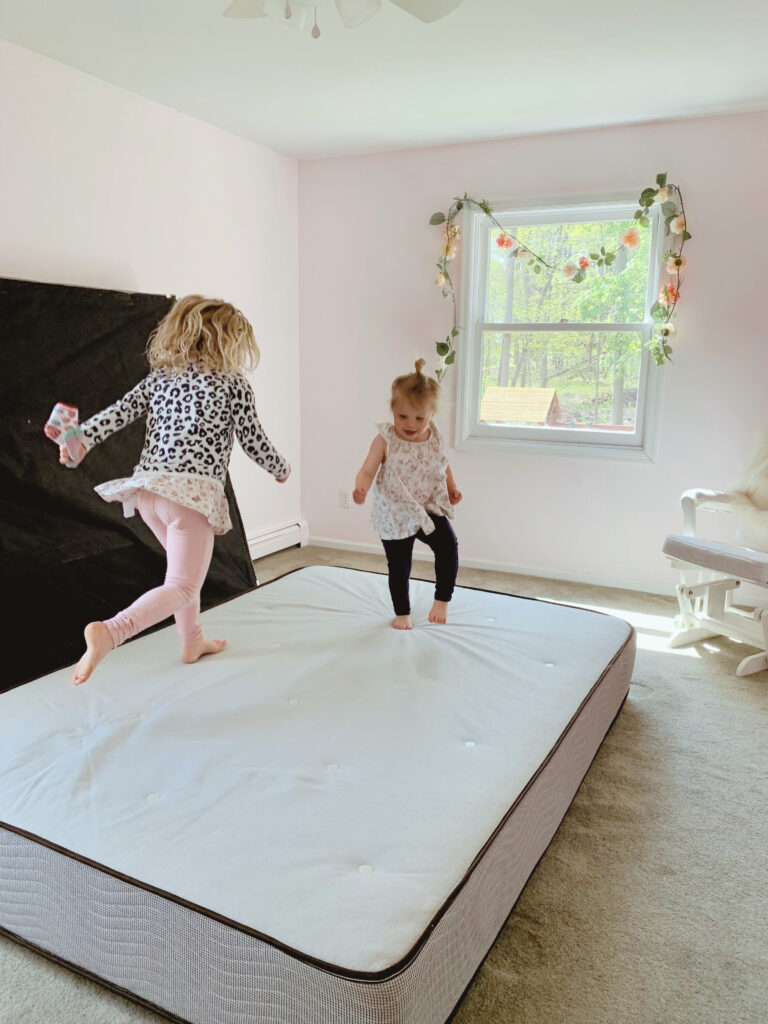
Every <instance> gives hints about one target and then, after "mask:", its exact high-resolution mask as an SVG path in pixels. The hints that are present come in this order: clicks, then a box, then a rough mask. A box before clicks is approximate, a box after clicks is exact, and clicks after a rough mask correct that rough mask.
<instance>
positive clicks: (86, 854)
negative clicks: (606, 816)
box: [0, 566, 634, 1024]
mask: <svg viewBox="0 0 768 1024" xmlns="http://www.w3.org/2000/svg"><path fill="white" fill-rule="evenodd" d="M432 593H433V586H432V585H430V584H428V583H423V582H420V581H412V584H411V597H412V605H413V618H414V624H415V628H414V629H413V630H412V631H396V630H393V629H391V628H390V625H389V624H390V622H391V619H392V610H391V604H390V599H389V592H388V588H387V580H386V577H385V576H381V575H378V574H375V573H364V572H360V571H356V570H350V569H341V568H336V567H327V566H314V567H311V568H306V569H301V570H297V571H295V572H293V573H290V574H288V575H286V576H284V577H281V578H280V579H278V580H276V581H274V582H272V583H269V584H267V585H266V586H263V587H260V588H259V589H257V590H255V591H252V592H250V593H248V594H246V595H244V596H241V597H238V598H236V599H234V600H232V601H229V602H227V603H226V604H224V605H221V606H219V607H217V608H214V609H211V610H209V611H207V612H205V613H204V614H203V625H204V629H205V631H206V634H207V635H209V636H222V637H225V638H226V639H227V640H228V641H229V646H228V647H227V648H226V650H225V652H223V653H222V654H219V655H217V656H215V657H209V658H205V659H202V660H201V661H200V662H198V663H197V664H196V665H191V666H189V665H182V664H181V663H180V661H179V655H178V648H177V641H176V637H175V631H174V630H173V628H168V629H164V630H161V631H159V632H157V633H153V634H151V635H148V636H144V637H141V638H139V639H137V640H135V641H134V642H132V643H130V644H127V645H125V646H124V647H121V648H119V649H118V650H116V651H114V652H113V653H112V654H110V656H109V657H108V658H107V659H106V661H105V662H104V663H103V664H102V665H101V666H99V668H98V669H97V671H96V673H95V674H94V676H93V677H92V678H91V680H89V681H88V682H87V683H86V684H85V685H83V686H81V687H77V688H74V687H72V686H71V685H70V682H69V679H70V675H71V670H62V671H59V672H55V673H52V674H51V675H48V676H44V677H42V678H40V679H37V680H34V681H32V682H29V683H26V684H24V685H23V686H19V687H17V688H16V689H14V690H11V691H9V692H6V693H4V694H0V929H2V931H3V932H5V933H6V934H8V935H10V936H12V937H13V938H16V939H18V940H19V941H21V942H24V943H27V944H29V945H31V946H33V947H34V948H36V949H38V950H39V951H41V952H42V953H44V954H46V955H47V956H49V957H52V958H54V959H56V960H58V961H60V962H63V963H65V964H67V965H68V966H71V967H73V968H75V969H77V970H79V971H81V972H82V973H85V974H87V975H89V976H92V977H95V978H97V979H98V980H99V981H101V982H102V983H104V984H106V985H109V986H111V987H113V988H115V989H116V990H118V991H120V992H122V993H123V994H125V995H128V996H130V997H131V998H133V999H136V1000H138V1001H139V1002H142V1003H144V1004H145V1005H148V1006H150V1007H152V1008H154V1009H156V1010H158V1011H159V1012H161V1013H164V1014H166V1015H168V1016H170V1017H171V1018H172V1019H177V1020H181V1021H185V1022H190V1024H273V1022H275V1024H277V1022H281V1024H284V1022H286V1024H287V1022H291V1024H293V1022H296V1024H299V1022H301V1024H442V1022H444V1021H445V1020H446V1018H447V1017H448V1016H449V1015H450V1013H451V1012H452V1010H453V1008H454V1007H455V1005H456V1003H457V1001H458V1000H459V999H460V997H461V995H462V993H463V991H464V989H465V988H466V986H467V985H468V984H469V982H470V981H471V978H472V976H473V974H474V972H475V971H476V970H477V968H478V966H479V964H480V963H481V961H482V959H483V957H484V956H485V954H486V953H487V951H488V949H489V948H490V946H491V945H492V943H493V941H494V939H495V937H496V935H497V934H498V932H499V930H500V929H501V927H502V925H503V923H504V921H505V919H506V918H507V916H508V915H509V913H510V910H511V908H512V906H513V904H514V902H515V900H516V899H517V897H518V895H519V893H520V891H521V890H522V888H523V886H524V884H525V882H526V880H527V878H528V876H529V875H530V873H531V871H532V870H533V868H534V867H535V865H536V863H537V861H538V860H539V858H540V857H541V856H542V854H543V852H544V851H545V850H546V847H547V845H548V844H549V842H550V840H551V838H552V836H553V834H554V832H555V831H556V829H557V827H558V824H559V823H560V821H561V820H562V817H563V815H564V814H565V812H566V810H567V808H568V805H569V804H570V802H571V800H572V799H573V796H574V795H575V793H576V790H577V789H578V787H579V784H580V782H581V780H582V779H583V777H584V774H585V773H586V771H587V769H588V767H589V765H590V763H591V761H592V759H593V757H594V755H595V753H596V751H597V749H598V747H599V746H600V743H601V741H602V739H603V737H604V735H605V733H606V732H607V730H608V728H609V727H610V725H611V723H612V721H613V719H614V718H615V716H616V714H617V712H618V711H619V709H620V707H621V705H622V702H623V700H624V698H625V696H626V694H627V691H628V687H629V682H630V677H631V672H632V666H633V661H634V632H633V630H632V628H631V626H629V625H628V624H627V623H625V622H623V621H622V620H620V619H617V618H614V617H612V616H609V615H604V614H601V613H597V612H592V611H586V610H583V609H579V608H573V607H568V606H563V605H559V604H553V603H548V602H544V601H537V600H531V599H524V598H517V597H511V596H508V595H502V594H496V593H490V592H486V591H480V590H472V589H468V588H458V589H457V591H456V593H455V596H454V599H453V601H452V603H451V605H450V609H449V611H450V619H449V622H448V624H447V625H444V626H441V625H431V624H428V622H427V612H428V609H429V607H430V604H431V600H432Z"/></svg>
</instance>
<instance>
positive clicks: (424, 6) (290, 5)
mask: <svg viewBox="0 0 768 1024" xmlns="http://www.w3.org/2000/svg"><path fill="white" fill-rule="evenodd" d="M318 2H322V0H232V3H231V4H230V5H229V7H228V8H227V9H226V11H224V17H225V18H266V17H272V18H279V19H281V20H283V21H285V22H287V23H288V24H289V25H290V26H291V27H292V28H297V29H301V28H304V26H305V25H306V24H307V23H308V22H309V21H310V19H312V17H313V16H314V25H313V28H312V35H313V36H314V37H315V38H316V39H317V37H318V36H319V35H320V29H319V28H318V25H317V4H318ZM381 2H382V0H334V3H335V4H336V10H337V11H338V12H339V17H340V18H341V20H342V22H343V23H344V26H345V27H346V28H355V26H356V25H362V23H363V22H364V21H367V20H368V18H370V17H372V16H373V15H374V14H376V13H377V11H379V10H381ZM463 2H464V0H390V3H393V4H395V6H396V7H401V8H402V9H403V10H404V11H407V12H408V14H412V15H413V16H414V17H415V18H418V19H419V20H420V21H424V22H430V21H437V20H438V18H444V17H445V15H446V14H450V13H451V11H455V10H456V8H457V7H459V6H460V5H461V4H462V3H463Z"/></svg>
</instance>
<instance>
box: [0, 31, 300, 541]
mask: <svg viewBox="0 0 768 1024" xmlns="http://www.w3.org/2000/svg"><path fill="white" fill-rule="evenodd" d="M0 94H2V96H3V97H4V100H3V103H2V105H0V139H2V143H0V151H1V155H0V186H1V187H0V238H1V239H2V245H1V248H0V275H1V276H4V277H16V278H22V279H28V280H33V281H47V282H51V283H58V284H76V285H87V286H91V287H102V288H116V289H122V290H127V291H134V290H135V291H146V292H161V293H162V292H167V293H175V294H177V295H183V294H185V293H187V292H202V293H204V294H210V295H220V296H223V297H225V298H227V299H229V300H231V301H232V302H234V303H236V304H238V305H239V306H240V307H241V308H242V309H243V311H244V312H245V313H246V315H247V316H248V317H249V318H250V319H251V320H252V322H253V324H254V328H255V330H256V335H257V338H258V340H259V344H260V347H261V349H262V361H261V366H260V367H259V369H258V370H257V371H256V374H255V376H254V388H255V390H256V395H257V399H258V403H259V411H260V414H261V417H262V420H263V422H264V425H265V427H266V428H267V430H268V431H269V433H270V435H271V436H272V438H273V440H274V441H275V443H276V444H277V445H278V446H279V447H280V448H281V450H282V451H283V452H284V453H285V454H286V455H287V457H288V458H289V459H290V461H291V462H292V463H293V465H294V468H295V470H296V472H295V473H294V475H293V478H292V479H291V480H290V481H289V482H288V483H287V484H285V485H283V486H278V485H276V484H275V483H274V481H273V480H272V478H271V477H269V476H268V475H267V474H266V473H264V472H263V471H262V470H260V469H259V468H258V467H257V466H255V465H254V464H253V463H252V462H250V460H249V459H248V458H247V457H246V456H245V455H243V453H242V452H241V451H239V449H238V448H237V446H236V450H235V455H234V457H233V462H232V479H233V483H234V486H235V490H236V492H237V495H238V500H239V503H240V506H241V511H242V513H243V520H244V523H245V528H246V533H247V534H249V536H257V535H258V534H260V533H262V532H265V531H267V530H269V529H271V528H274V527H276V526H282V525H284V524H286V523H288V522H296V521H297V520H298V518H299V515H300V510H299V472H298V464H299V388H298V252H297V245H296V237H297V231H298V223H297V213H298V196H297V175H298V172H297V164H296V161H295V160H293V159H290V158H288V157H284V156H280V155H279V154H277V153H274V152H272V151H271V150H268V149H265V148H263V147H262V146H257V145H255V144H254V143H252V142H247V141H245V140H243V139H240V138H237V137H236V136H234V135H230V134H228V133H227V132H223V131H221V130H219V129H217V128H213V127H211V126H210V125H207V124H203V123H202V122H200V121H197V120H195V119H194V118H191V117H187V116H185V115H183V114H179V113H177V112H175V111H173V110H169V109H168V108H167V107H163V106H160V105H159V104H156V103H151V102H149V101H147V100H144V99H141V98H140V97H138V96H136V95H134V94H133V93H129V92H126V91H125V90H122V89H118V88H116V87H114V86H111V85H108V84H107V83H105V82H102V81H100V80H98V79H96V78H92V77H90V76H89V75H86V74H83V73H81V72H79V71H74V70H73V69H71V68H69V67H66V66H65V65H63V64H59V63H57V62H56V61H52V60H48V59H47V58H45V57H40V56H38V55H37V54H33V53H30V52H29V51H27V50H24V49H21V48H20V47H17V46H14V45H12V44H9V43H4V42H0ZM86 392H87V382H86V381H84V382H83V395H82V396H78V395H69V396H65V395H57V396H54V397H55V398H68V399H69V400H70V401H75V402H77V401H79V400H81V404H82V405H83V406H85V405H86V404H87V402H86ZM115 397H118V396H115Z"/></svg>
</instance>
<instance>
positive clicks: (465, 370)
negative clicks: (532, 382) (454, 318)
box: [455, 192, 664, 462]
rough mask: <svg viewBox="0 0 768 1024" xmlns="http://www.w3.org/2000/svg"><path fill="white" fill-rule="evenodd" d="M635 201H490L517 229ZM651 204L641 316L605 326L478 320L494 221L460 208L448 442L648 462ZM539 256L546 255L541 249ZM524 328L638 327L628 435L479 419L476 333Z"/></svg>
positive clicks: (657, 243) (651, 435)
mask: <svg viewBox="0 0 768 1024" xmlns="http://www.w3.org/2000/svg"><path fill="white" fill-rule="evenodd" d="M637 206H638V204H637V196H636V195H635V194H634V193H626V192H623V193H617V194H614V195H611V196H610V197H606V196H603V197H600V198H597V197H595V196H586V197H585V196H582V197H568V198H567V199H552V200H548V201H544V200H539V201H536V202H520V201H518V202H505V203H498V202H497V203H493V202H492V203H491V207H492V208H493V211H494V214H493V215H494V217H495V218H496V220H498V222H499V223H500V224H501V225H502V227H517V226H518V225H519V224H520V223H521V221H523V220H524V221H525V222H526V223H529V224H530V223H532V222H533V223H536V224H547V223H549V224H552V223H560V224H565V223H581V222H588V221H590V220H599V219H607V218H610V219H613V220H631V219H632V217H633V214H634V211H635V210H636V209H637ZM659 209H660V207H659V204H654V205H653V207H652V208H651V210H650V213H649V216H650V218H651V225H650V231H651V246H650V253H649V274H648V288H647V290H646V300H645V311H644V318H643V320H642V321H641V322H639V323H633V324H621V325H620V326H613V325H610V324H590V323H579V322H574V321H568V322H567V323H554V324H549V323H535V324H529V323H492V322H489V321H486V320H484V319H481V317H484V316H485V302H486V294H487V273H488V245H489V236H490V233H491V231H492V230H495V225H494V224H493V223H492V221H491V220H490V219H489V218H488V217H487V216H486V215H485V214H484V213H483V212H482V211H481V210H477V209H475V208H474V207H473V208H471V209H470V210H467V208H466V207H465V208H464V218H463V226H462V234H463V242H464V245H463V254H462V275H461V292H460V297H459V325H460V328H461V327H463V328H464V329H463V330H460V333H459V337H458V339H457V340H458V342H459V344H458V345H457V359H456V366H457V371H458V374H457V376H458V380H457V391H456V437H455V444H456V448H458V449H459V450H461V451H466V450H472V449H478V448H481V449H486V450H487V449H489V448H490V449H496V450H498V451H505V450H506V451H510V452H526V453H531V452H536V453H541V454H554V455H576V456H582V457H584V456H586V457H589V458H601V457H603V458H605V457H607V458H619V459H629V460H639V461H643V462H651V461H653V457H654V452H655V447H656V424H657V419H658V406H659V400H660V390H661V379H662V375H663V368H661V367H657V366H656V365H655V361H654V360H653V357H652V356H651V353H650V351H649V350H648V342H649V341H650V340H651V336H652V333H653V324H654V321H653V318H652V317H651V313H650V309H651V306H652V305H653V303H654V302H655V301H656V298H657V295H658V290H659V272H660V269H661V248H662V245H663V241H664V234H663V231H662V228H661V218H660V215H659ZM641 230H648V229H641ZM542 255H543V256H544V258H546V253H544V254H542ZM574 287H575V288H577V287H579V286H578V285H574ZM531 330H536V331H548V332H551V333H554V332H561V331H562V332H568V333H575V332H581V331H590V330H592V331H595V330H600V331H601V332H604V333H608V332H610V331H611V330H615V331H623V332H627V331H629V330H632V331H638V332H640V333H641V335H642V353H641V363H640V377H639V387H638V396H637V410H636V416H635V430H634V432H633V433H631V434H630V433H622V432H619V431H616V432H615V433H614V434H609V433H608V432H606V431H590V430H587V429H578V428H576V429H574V428H570V427H519V426H503V425H499V424H495V425H492V424H487V423H481V422H480V417H479V411H480V410H479V405H480V386H479V381H480V370H481V363H482V339H483V332H484V331H503V332H505V333H507V332H509V333H515V332H525V331H531Z"/></svg>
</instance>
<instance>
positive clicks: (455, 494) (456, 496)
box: [448, 484, 464, 505]
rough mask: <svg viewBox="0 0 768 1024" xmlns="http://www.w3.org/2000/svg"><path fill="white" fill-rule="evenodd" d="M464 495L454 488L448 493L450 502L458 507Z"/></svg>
mask: <svg viewBox="0 0 768 1024" xmlns="http://www.w3.org/2000/svg"><path fill="white" fill-rule="evenodd" d="M463 497H464V495H463V494H462V493H461V491H460V490H459V488H458V487H456V485H455V484H454V486H453V487H452V488H451V489H450V490H449V491H448V501H450V503H451V504H452V505H458V504H459V502H460V501H461V499H462V498H463Z"/></svg>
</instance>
